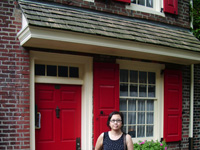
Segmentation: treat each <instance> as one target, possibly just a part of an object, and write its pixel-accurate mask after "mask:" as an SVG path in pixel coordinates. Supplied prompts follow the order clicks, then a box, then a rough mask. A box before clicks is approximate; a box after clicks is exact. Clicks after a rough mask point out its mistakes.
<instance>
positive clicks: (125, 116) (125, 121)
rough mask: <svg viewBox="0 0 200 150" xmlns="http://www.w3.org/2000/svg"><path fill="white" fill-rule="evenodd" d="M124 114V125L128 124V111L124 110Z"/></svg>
mask: <svg viewBox="0 0 200 150" xmlns="http://www.w3.org/2000/svg"><path fill="white" fill-rule="evenodd" d="M122 114H123V116H124V125H126V124H127V113H126V112H122ZM125 131H126V130H125Z"/></svg>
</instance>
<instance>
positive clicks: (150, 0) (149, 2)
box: [146, 0, 153, 8]
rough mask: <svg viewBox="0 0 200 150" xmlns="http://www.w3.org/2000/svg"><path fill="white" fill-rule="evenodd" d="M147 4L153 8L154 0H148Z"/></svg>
mask: <svg viewBox="0 0 200 150" xmlns="http://www.w3.org/2000/svg"><path fill="white" fill-rule="evenodd" d="M146 6H147V7H151V8H153V0H146Z"/></svg>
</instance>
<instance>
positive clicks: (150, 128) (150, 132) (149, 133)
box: [146, 126, 153, 137]
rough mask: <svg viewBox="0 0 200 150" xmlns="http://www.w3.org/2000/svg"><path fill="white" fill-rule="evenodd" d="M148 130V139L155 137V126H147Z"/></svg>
mask: <svg viewBox="0 0 200 150" xmlns="http://www.w3.org/2000/svg"><path fill="white" fill-rule="evenodd" d="M146 128H147V129H146V130H147V131H146V132H147V133H146V136H147V137H152V136H153V126H147V127H146Z"/></svg>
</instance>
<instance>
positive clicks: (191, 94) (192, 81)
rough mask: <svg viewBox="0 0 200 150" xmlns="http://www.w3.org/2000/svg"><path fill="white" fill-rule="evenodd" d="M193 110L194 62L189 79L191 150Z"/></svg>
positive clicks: (191, 144)
mask: <svg viewBox="0 0 200 150" xmlns="http://www.w3.org/2000/svg"><path fill="white" fill-rule="evenodd" d="M193 111H194V64H192V65H191V81H190V123H189V150H193V117H194V116H193Z"/></svg>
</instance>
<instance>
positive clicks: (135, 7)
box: [126, 4, 165, 17]
mask: <svg viewBox="0 0 200 150" xmlns="http://www.w3.org/2000/svg"><path fill="white" fill-rule="evenodd" d="M126 9H131V10H134V11H140V12H145V13H149V14H154V15H158V16H162V17H165V14H164V13H163V12H159V11H157V10H155V9H152V8H148V7H145V6H139V5H134V4H130V5H127V6H126Z"/></svg>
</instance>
